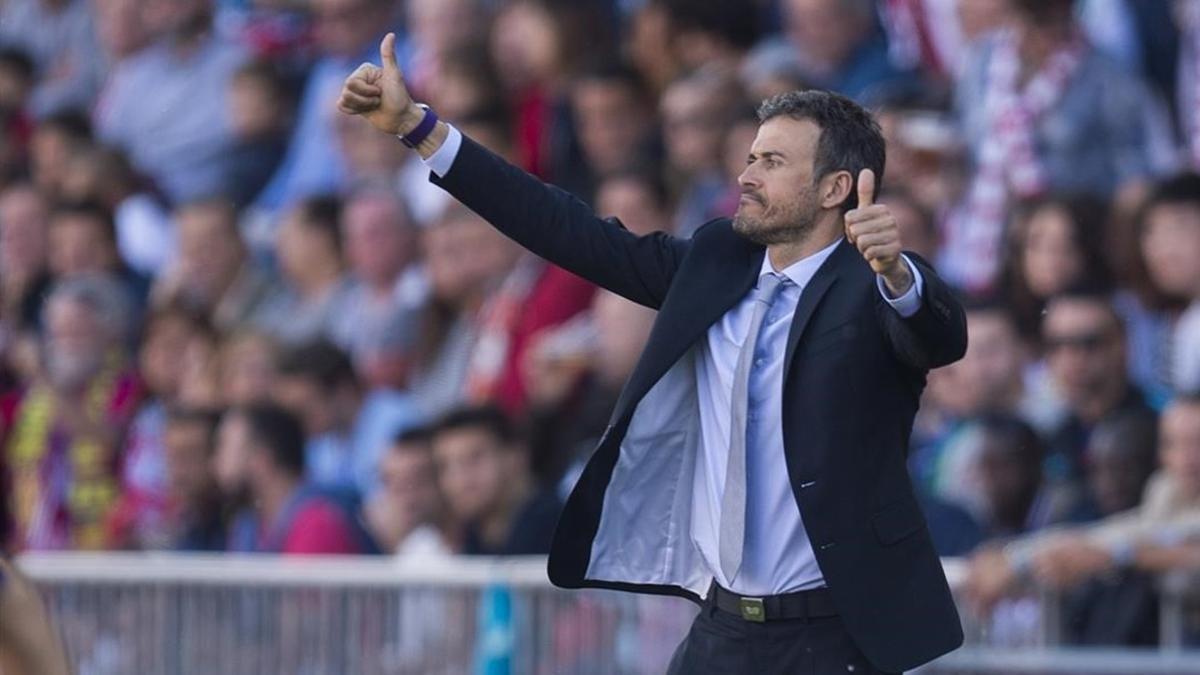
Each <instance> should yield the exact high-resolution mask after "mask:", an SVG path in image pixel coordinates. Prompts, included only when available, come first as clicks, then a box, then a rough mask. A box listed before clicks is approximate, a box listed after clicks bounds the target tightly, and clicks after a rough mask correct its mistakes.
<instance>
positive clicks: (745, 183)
mask: <svg viewBox="0 0 1200 675" xmlns="http://www.w3.org/2000/svg"><path fill="white" fill-rule="evenodd" d="M737 181H738V185H740V186H741V187H742V189H743V190H748V189H755V188H757V187H758V186H759V184H760V183H759V180H758V172H757V171H755V170H754V165H753V164H751V165H749V166H747V167H746V168H745V169H744V170H742V174H741V175H740V176H738V179H737Z"/></svg>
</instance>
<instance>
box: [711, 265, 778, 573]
mask: <svg viewBox="0 0 1200 675" xmlns="http://www.w3.org/2000/svg"><path fill="white" fill-rule="evenodd" d="M785 281H786V278H785V277H782V276H780V275H777V274H773V273H768V274H764V275H763V276H761V277H759V280H758V287H757V288H756V289H755V290H754V312H753V313H752V314H751V317H750V330H749V331H748V332H747V334H746V341H745V342H743V343H742V351H741V353H740V354H738V362H737V368H736V369H735V370H734V371H733V393H732V394H731V395H730V399H729V401H730V407H731V411H730V424H729V461H728V463H727V464H726V468H725V492H724V494H722V496H721V529H720V538H721V541H720V555H721V571H722V572H724V574H725V580H726V581H729V582H732V581H733V578H734V577H735V576H737V573H738V569H739V568H741V566H742V549H743V548H744V547H745V543H746V412H747V408H748V407H749V386H750V370H751V365H752V364H753V363H754V351H755V349H756V348H757V346H758V334H759V331H761V330H762V325H763V319H765V318H766V316H767V310H768V309H770V308H771V303H773V302H775V297H776V296H777V295H778V294H779V293H778V291H779V289H780V288H782V287H783V284H784V283H785Z"/></svg>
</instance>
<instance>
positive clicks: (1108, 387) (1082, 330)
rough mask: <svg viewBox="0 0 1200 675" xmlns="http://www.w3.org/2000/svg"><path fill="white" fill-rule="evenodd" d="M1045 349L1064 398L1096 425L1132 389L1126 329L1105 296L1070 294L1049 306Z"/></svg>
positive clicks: (1044, 329)
mask: <svg viewBox="0 0 1200 675" xmlns="http://www.w3.org/2000/svg"><path fill="white" fill-rule="evenodd" d="M1042 345H1043V347H1044V348H1045V350H1046V360H1047V362H1048V363H1049V366H1050V374H1051V376H1052V378H1053V380H1054V384H1055V386H1056V387H1057V389H1058V391H1059V393H1060V394H1061V395H1062V396H1063V398H1065V399H1066V402H1067V405H1068V407H1069V408H1070V409H1071V411H1072V412H1073V413H1075V414H1076V415H1078V416H1080V417H1082V418H1084V419H1086V420H1088V421H1091V422H1095V421H1097V420H1099V418H1100V417H1102V416H1103V415H1104V414H1105V413H1107V412H1108V411H1109V410H1110V409H1111V407H1112V406H1115V405H1116V404H1117V403H1118V402H1119V401H1120V398H1121V396H1122V395H1123V394H1124V392H1125V387H1126V385H1127V384H1128V378H1127V376H1126V372H1125V369H1126V362H1125V325H1124V324H1123V323H1122V322H1121V319H1120V317H1119V316H1117V313H1116V310H1114V309H1113V305H1112V301H1111V300H1110V298H1109V296H1108V295H1107V294H1104V293H1097V292H1092V291H1089V290H1079V291H1068V292H1066V293H1062V294H1060V295H1057V296H1055V297H1053V298H1051V299H1050V301H1049V302H1047V303H1046V311H1045V315H1044V317H1043V319H1042Z"/></svg>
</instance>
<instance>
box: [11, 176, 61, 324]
mask: <svg viewBox="0 0 1200 675" xmlns="http://www.w3.org/2000/svg"><path fill="white" fill-rule="evenodd" d="M48 211H49V209H48V207H47V205H46V200H45V199H44V198H43V197H42V195H41V193H39V192H38V191H37V189H36V188H34V187H33V186H32V185H29V184H27V183H19V184H17V185H13V186H11V187H9V188H8V189H6V190H4V191H3V193H0V321H2V322H3V326H4V328H5V331H6V333H7V334H8V337H9V339H13V338H15V337H16V334H17V333H18V332H20V331H23V330H25V329H29V328H32V327H34V326H35V325H36V324H37V320H38V314H39V313H40V312H39V309H40V307H41V296H42V294H43V293H44V292H45V290H46V287H47V286H48V285H49V283H50V276H49V270H48V260H47V254H48V251H47V248H48V246H49V242H48V241H47V236H46V230H47V220H48V215H49V213H48Z"/></svg>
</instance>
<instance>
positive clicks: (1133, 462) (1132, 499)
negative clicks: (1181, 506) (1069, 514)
mask: <svg viewBox="0 0 1200 675" xmlns="http://www.w3.org/2000/svg"><path fill="white" fill-rule="evenodd" d="M1157 449H1158V429H1157V421H1156V420H1155V419H1154V417H1153V416H1151V415H1146V414H1143V413H1138V412H1130V413H1125V414H1121V415H1115V416H1113V417H1110V418H1108V419H1106V420H1104V421H1103V422H1101V423H1100V424H1098V425H1096V429H1095V430H1094V431H1092V436H1091V438H1090V439H1088V468H1087V482H1088V492H1089V497H1090V498H1091V501H1092V503H1093V505H1094V507H1095V510H1096V512H1097V513H1098V514H1099V515H1100V516H1103V517H1108V516H1111V515H1113V514H1116V513H1120V512H1122V511H1128V510H1129V509H1132V508H1134V507H1136V506H1137V505H1138V503H1139V502H1140V501H1141V499H1142V493H1143V492H1144V491H1145V488H1146V481H1147V480H1149V478H1150V475H1151V473H1153V472H1154V470H1155V469H1156V468H1157V466H1156V465H1157V457H1156V451H1157Z"/></svg>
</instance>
